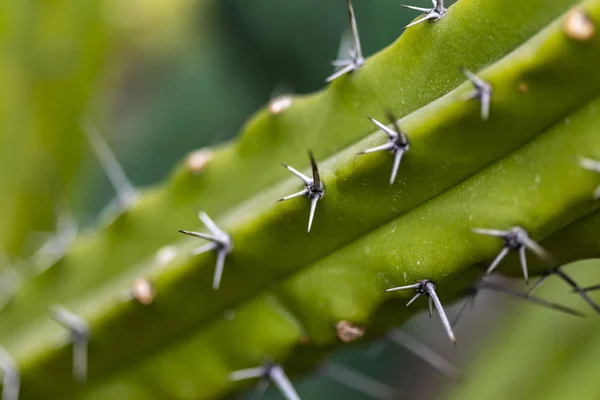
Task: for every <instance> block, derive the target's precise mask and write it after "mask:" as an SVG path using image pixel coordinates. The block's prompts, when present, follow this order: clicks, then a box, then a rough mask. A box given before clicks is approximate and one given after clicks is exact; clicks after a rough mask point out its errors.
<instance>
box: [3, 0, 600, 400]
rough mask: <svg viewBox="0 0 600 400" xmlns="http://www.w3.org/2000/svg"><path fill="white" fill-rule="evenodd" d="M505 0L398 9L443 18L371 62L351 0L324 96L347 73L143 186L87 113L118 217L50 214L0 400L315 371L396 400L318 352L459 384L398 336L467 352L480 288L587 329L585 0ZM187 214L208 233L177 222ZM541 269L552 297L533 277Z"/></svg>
mask: <svg viewBox="0 0 600 400" xmlns="http://www.w3.org/2000/svg"><path fill="white" fill-rule="evenodd" d="M513 3H514V4H512V5H513V6H514V7H512V8H510V12H506V13H505V10H506V8H507V2H506V0H485V1H483V0H481V1H480V0H472V1H462V2H457V3H455V4H454V5H452V6H451V10H449V11H448V12H447V10H446V8H445V7H444V3H443V1H442V0H437V1H433V8H430V9H429V8H419V7H414V6H405V7H407V8H410V9H413V10H418V11H422V12H424V13H425V16H422V17H419V18H418V19H417V20H415V21H414V22H412V23H411V24H409V25H408V26H407V27H410V26H414V25H416V24H419V23H421V22H424V21H431V22H433V21H437V22H436V23H435V24H434V23H431V24H429V23H428V24H422V25H421V26H420V27H418V28H413V29H410V30H407V31H405V32H404V33H403V34H402V35H401V37H400V38H399V39H398V40H397V41H396V42H395V43H393V44H392V45H391V46H389V47H388V48H386V49H385V50H383V51H381V52H379V53H377V54H375V55H374V56H372V57H371V58H369V59H368V60H364V58H363V55H362V49H361V43H360V39H359V36H358V27H357V23H356V18H355V15H354V9H353V7H352V4H351V2H350V0H347V2H346V5H347V7H348V11H349V16H350V25H351V32H352V43H351V44H350V45H349V47H345V50H344V51H346V53H347V54H344V57H342V58H341V59H340V60H337V61H335V62H334V65H335V66H336V67H337V68H338V71H336V72H335V73H334V75H332V76H331V77H329V78H328V81H331V80H333V79H336V78H338V77H340V76H342V75H344V74H350V73H352V77H351V79H349V78H350V77H346V78H343V79H339V80H338V81H336V82H334V83H333V84H331V85H328V87H327V88H326V89H324V90H323V91H321V92H318V93H315V94H312V95H307V96H293V97H292V96H291V95H281V96H277V97H274V98H273V99H272V100H271V101H270V102H269V104H268V105H267V106H266V107H265V108H264V110H262V111H260V112H258V113H257V114H256V116H255V117H253V118H252V119H251V120H250V121H249V122H248V123H247V124H246V125H245V126H244V128H243V131H242V133H241V135H240V137H239V138H238V139H236V140H234V141H232V142H230V143H227V144H224V145H221V146H217V147H214V148H210V149H208V148H203V149H201V150H196V151H193V152H191V153H190V154H189V155H188V157H186V158H185V159H184V160H183V161H182V162H181V164H180V165H178V166H177V167H176V168H175V171H174V172H173V173H172V174H171V175H170V176H169V177H168V178H167V179H166V180H165V182H164V183H162V184H159V185H156V186H154V187H152V188H149V189H145V190H137V189H135V188H134V187H133V185H132V184H131V183H130V181H129V180H128V178H127V177H126V175H125V173H124V171H123V168H122V167H121V165H120V164H119V162H118V161H117V158H116V157H115V156H114V154H113V153H112V151H111V150H110V148H109V147H108V145H107V144H106V142H105V141H104V139H103V138H102V136H101V135H100V134H99V132H98V130H97V129H96V128H95V127H93V126H92V125H90V124H89V123H87V122H84V123H83V124H82V125H83V126H82V128H83V130H84V131H85V133H86V135H87V137H88V139H89V142H90V145H91V147H92V149H93V151H94V153H95V154H96V156H97V158H98V161H99V162H100V164H101V165H102V168H103V169H104V171H105V173H106V175H107V176H108V178H109V180H110V181H111V183H112V185H113V186H114V190H115V191H116V195H117V199H118V202H119V204H120V208H119V212H118V213H116V215H114V216H113V218H112V219H109V220H106V219H105V220H101V221H100V222H101V223H99V224H98V226H96V227H92V228H89V229H88V230H86V231H84V232H80V231H79V230H77V229H75V228H74V227H77V226H79V225H78V224H66V223H64V222H60V223H58V224H57V225H60V226H59V227H58V228H57V231H58V233H57V235H56V236H57V238H55V239H54V241H52V242H51V243H50V244H48V247H47V248H46V247H45V246H43V247H42V249H45V250H44V251H43V252H42V253H43V254H45V255H48V254H51V255H53V256H54V257H52V258H47V259H48V260H51V261H50V262H49V264H44V267H43V268H38V269H35V268H31V269H24V270H23V273H22V275H23V278H22V279H23V282H22V283H20V284H19V287H18V289H17V290H15V293H14V295H13V294H11V296H12V297H13V299H12V301H11V302H10V303H8V304H6V306H5V307H3V308H2V309H0V345H1V347H0V369H1V370H2V374H3V383H2V391H3V398H4V399H8V400H14V399H17V398H20V399H45V398H48V399H69V398H81V399H85V400H100V399H107V398H115V397H117V398H119V396H123V397H124V398H131V399H132V400H137V399H182V400H183V399H195V400H196V399H197V400H203V399H206V400H209V399H218V398H224V397H225V396H228V395H230V394H231V393H232V392H233V391H235V390H239V389H241V388H242V386H243V385H244V383H242V382H241V381H245V380H251V379H258V387H257V389H256V391H257V394H258V395H259V396H261V395H262V394H263V393H264V391H265V390H266V389H267V386H268V385H270V384H273V385H274V386H275V387H276V389H277V390H278V392H279V395H281V396H282V397H283V398H286V399H290V400H296V399H300V398H301V395H302V390H301V389H302V388H301V387H300V388H299V387H298V386H297V385H295V384H293V383H292V381H291V380H290V378H292V379H293V378H294V377H296V376H307V374H310V373H311V371H313V372H317V373H315V375H322V376H324V377H327V378H328V379H331V380H335V381H338V382H341V383H343V384H345V385H347V386H349V387H351V388H353V389H354V390H357V391H360V392H363V393H365V394H367V395H369V396H372V397H375V398H385V397H387V396H397V395H398V392H399V390H397V388H395V387H390V385H388V384H386V383H383V382H379V381H378V380H377V379H374V378H373V377H369V376H367V375H366V374H363V373H361V372H359V371H353V370H352V369H351V368H349V367H347V366H344V365H339V364H338V363H337V362H334V361H331V360H329V359H327V357H328V356H329V355H330V354H331V352H332V351H334V350H337V349H340V348H343V347H350V346H353V345H356V346H357V347H358V346H360V345H361V344H364V345H368V344H369V343H370V342H372V341H375V340H382V338H388V340H390V341H393V342H395V343H399V344H401V345H402V346H405V347H407V348H408V349H409V350H410V351H411V352H413V353H415V354H417V355H418V356H419V357H421V358H423V359H424V360H426V361H427V362H428V363H429V364H431V365H432V366H434V367H435V368H437V369H439V370H440V371H441V372H442V373H443V374H446V375H448V376H450V377H452V378H461V379H455V380H456V381H457V382H455V383H456V384H457V385H460V387H461V388H463V389H464V390H465V391H469V389H468V388H469V386H468V385H471V384H473V385H477V383H476V382H475V383H471V382H470V376H469V374H468V373H466V372H464V373H463V371H469V365H460V366H455V365H454V364H453V363H452V362H450V361H448V360H446V359H445V358H444V357H442V356H441V355H440V354H439V353H438V352H436V351H434V350H432V349H430V348H429V347H428V346H426V345H425V344H424V341H425V340H424V339H426V337H425V336H426V333H430V331H429V330H428V331H427V332H419V333H418V334H417V335H416V336H413V335H409V334H406V332H404V331H399V330H397V329H398V327H400V326H401V325H402V324H403V323H404V322H406V321H407V320H408V319H409V318H411V317H412V316H414V315H416V314H417V313H418V312H419V311H420V310H421V309H423V308H425V307H427V308H428V310H429V316H430V317H431V316H432V314H433V312H434V306H435V311H436V312H437V313H438V315H439V318H440V320H441V323H442V326H443V328H444V330H443V331H442V330H441V329H440V332H441V333H442V334H445V335H446V336H448V338H449V339H450V341H451V342H452V343H453V344H454V346H455V347H456V346H457V336H459V337H460V342H461V348H463V346H464V347H467V346H468V345H469V344H470V342H471V340H472V338H471V337H469V336H468V335H465V336H464V338H463V336H462V335H461V333H462V332H460V331H458V330H456V333H457V335H455V326H456V324H457V322H458V320H459V318H461V316H462V315H463V313H464V310H465V307H466V306H467V305H468V304H472V303H473V302H474V301H475V297H476V296H477V295H479V293H480V292H481V291H482V290H485V291H488V292H497V293H501V294H508V295H510V296H512V297H516V298H519V299H522V300H524V302H526V303H532V304H537V305H540V306H541V307H538V309H539V310H538V312H539V313H540V314H539V315H542V313H544V312H548V317H547V318H555V319H556V320H557V321H561V322H562V321H563V320H562V318H563V317H564V318H567V317H569V318H571V317H572V316H578V317H581V316H584V315H586V313H585V312H583V311H582V308H583V307H586V304H585V303H587V306H590V307H592V308H593V310H594V311H595V312H596V313H599V314H600V307H599V306H598V305H597V303H596V302H595V301H594V298H593V297H592V296H593V291H594V290H595V289H597V288H598V286H597V285H596V286H589V285H592V284H595V283H597V282H598V279H600V275H599V273H598V271H592V270H590V268H588V269H587V270H586V271H585V272H586V273H587V274H588V275H586V276H587V278H586V279H585V280H582V279H579V278H578V276H576V277H575V278H574V277H572V276H571V275H570V274H571V272H570V271H569V275H567V273H566V272H565V266H566V265H568V264H569V263H571V262H573V261H576V260H584V259H590V258H594V257H600V247H599V245H598V243H600V231H599V230H598V226H599V224H600V209H599V207H600V203H598V202H597V201H594V197H596V198H598V194H599V191H600V189H598V187H599V186H598V184H599V183H600V175H598V174H595V173H592V172H600V163H599V162H597V161H594V160H596V159H599V158H600V141H599V140H598V129H599V128H598V127H599V126H600V74H598V73H597V72H598V71H597V69H598V65H600V37H598V35H595V34H594V28H595V27H596V26H597V24H598V23H600V0H584V1H581V2H577V1H574V0H556V1H552V2H547V1H546V0H529V1H520V2H517V1H515V2H513ZM340 4H341V1H340ZM371 6H372V7H375V5H371ZM573 6H576V8H575V9H574V10H575V11H573V9H572V7H573ZM442 18H443V19H442ZM484 18H485V21H486V23H481V24H472V23H470V21H482V20H483V19H484ZM359 20H360V18H359ZM590 31H591V34H590ZM490 38H493V39H494V40H493V41H490ZM465 46H466V47H465ZM467 50H469V51H467ZM345 56H349V57H348V58H345ZM465 65H468V66H469V68H472V71H473V72H471V71H470V70H467V69H466V68H464V67H463V66H465ZM358 69H360V72H359V73H355V72H356V71H357V70H358ZM1 72H2V71H0V73H1ZM461 72H462V74H461ZM319 76H322V75H319ZM319 79H322V78H319ZM492 88H493V89H492ZM492 92H493V112H492V113H490V104H491V102H492V100H491V98H492ZM465 99H476V100H478V101H479V102H475V101H465ZM549 99H551V101H550V100H549ZM384 117H387V120H384V119H383V118H384ZM380 121H384V122H385V123H384V122H380ZM71 123H73V124H75V125H76V123H74V122H72V121H71ZM381 131H383V132H384V133H385V135H386V136H387V142H386V143H383V144H382V143H381V142H382V140H381V138H382V135H381ZM405 132H407V133H405ZM409 137H410V141H409ZM304 149H314V150H315V153H316V154H317V155H318V156H319V163H318V164H317V161H316V159H315V157H314V155H313V152H312V150H308V160H307V159H306V153H304V151H305V150H304ZM409 149H410V154H409V155H408V156H407V157H404V161H402V159H403V156H404V154H405V153H406V152H408V151H409ZM387 152H390V153H392V155H393V160H392V159H391V157H390V155H389V154H387ZM367 153H368V154H369V155H368V156H362V155H364V154H367ZM382 153H383V154H382ZM279 160H283V161H285V162H287V163H289V164H285V163H284V164H283V166H284V167H285V169H286V170H287V171H284V170H283V169H282V168H281V167H280V166H278V165H277V162H278V161H279ZM401 162H402V169H400V165H401ZM292 165H293V167H292ZM390 165H391V174H390ZM590 171H592V172H590ZM290 172H291V174H292V175H294V176H290V174H289V173H290ZM298 179H300V181H302V188H299V187H298V184H299V182H298ZM326 186H327V198H326V199H325V200H324V201H320V200H322V199H324V196H325V187H326ZM298 189H301V190H299V191H298ZM288 193H291V194H288ZM592 193H593V194H594V196H592ZM283 194H288V195H287V196H285V197H283V198H280V197H281V196H282V195H283ZM297 197H306V198H307V199H308V201H306V200H300V199H295V198H297ZM278 198H280V200H279V202H282V203H281V204H275V203H276V199H278ZM291 199H295V200H293V201H287V200H291ZM317 205H319V214H318V223H316V224H314V226H313V220H314V218H315V213H316V208H317ZM198 209H201V210H205V211H201V212H200V213H199V214H198V217H199V219H200V220H201V222H202V223H203V224H204V227H205V228H206V230H207V232H202V231H192V230H182V229H181V228H188V227H189V229H193V224H195V222H194V220H195V219H194V218H193V215H194V214H195V213H196V212H197V210H198ZM209 214H210V216H211V217H209ZM307 214H308V226H307V232H308V233H310V235H307V234H305V233H304V231H303V229H300V227H302V226H306V225H304V224H305V223H306V218H307ZM69 215H70V214H69ZM61 232H63V233H61ZM178 232H179V233H181V234H183V235H180V234H178ZM490 236H491V237H490ZM198 238H200V239H203V240H204V242H202V243H200V245H199V244H198ZM500 239H501V240H500ZM234 243H235V248H234ZM48 249H49V250H48ZM527 250H529V251H531V252H532V253H533V254H534V255H535V256H536V257H530V259H529V260H527V258H526V257H527V254H526V253H527ZM42 253H41V254H42ZM33 254H34V255H35V254H36V253H35V252H34V253H33ZM489 260H493V261H491V264H488V263H489ZM35 261H36V260H35V257H30V259H28V260H26V261H24V263H25V264H27V263H33V262H35ZM19 264H20V263H19ZM225 264H227V273H226V276H223V274H224V268H225ZM15 268H16V267H15ZM32 270H33V271H34V272H33V273H31V271H32ZM500 271H501V272H502V275H500ZM576 273H577V272H576ZM521 275H522V276H524V280H525V282H524V283H523V282H522V280H521V279H518V277H519V276H521ZM554 275H555V276H557V277H559V278H560V279H561V280H562V281H564V282H566V283H567V285H568V286H569V288H568V289H563V290H562V291H561V289H560V288H559V289H558V290H557V289H556V288H554V286H553V283H552V282H549V283H548V284H547V285H543V284H544V283H545V282H548V278H549V277H551V276H554ZM501 276H505V277H513V278H515V279H514V281H512V280H510V281H509V280H508V279H504V280H502V281H501V283H497V282H498V281H496V280H493V279H494V278H496V279H501V278H500V277H501ZM530 276H531V277H532V278H533V277H538V280H537V282H536V283H535V284H533V285H531V286H530V287H528V288H527V289H523V287H524V286H529V277H530ZM222 278H223V279H222ZM591 279H595V280H591ZM209 282H212V286H211V285H210V283H209ZM394 285H397V286H396V287H393V286H394ZM518 285H521V288H519V286H518ZM551 285H552V286H551ZM538 289H541V290H542V292H543V293H542V292H540V293H538V296H539V297H538V296H536V297H534V296H533V295H534V293H536V292H537V290H538ZM550 289H552V290H550ZM572 291H574V292H576V293H577V294H578V296H579V297H580V298H578V297H576V296H572V295H571V292H572ZM565 293H566V294H569V296H567V299H565V296H563V295H564V294H565ZM423 295H424V296H426V297H427V299H428V304H427V305H425V302H417V301H416V300H417V299H418V298H419V297H421V296H423ZM582 300H583V301H582ZM453 302H459V304H458V309H457V310H456V311H454V310H450V308H449V307H450V304H451V303H453ZM460 302H462V303H460ZM478 303H481V301H480V302H478ZM53 304H54V306H52V307H51V309H50V314H48V307H49V306H51V305H53ZM403 304H405V305H406V306H404V307H403ZM408 306H411V307H408ZM525 309H535V307H525ZM553 311H558V312H553ZM519 312H521V311H519ZM526 312H534V311H526ZM491 314H492V313H491V312H490V315H491ZM565 314H566V315H565ZM543 315H544V316H545V315H546V314H543ZM448 316H451V317H452V316H454V318H452V320H451V319H450V318H448ZM597 319H598V318H597V317H594V318H593V319H592V318H571V319H570V320H568V322H564V324H569V326H571V325H570V324H572V325H573V326H577V327H578V328H580V327H582V326H584V325H583V324H590V326H594V325H593V324H595V323H596V320H597ZM584 320H585V322H583V321H584ZM588 320H593V321H592V322H587V321H588ZM434 323H435V324H436V325H435V326H439V322H438V321H434ZM573 331H575V329H573ZM578 332H579V333H578V335H579V336H578V337H581V338H589V335H591V334H590V333H588V332H587V331H585V330H584V329H582V330H581V332H584V333H581V332H580V331H579V330H578ZM544 333H547V332H544V331H542V332H537V334H538V336H539V337H542V336H544V335H543V334H544ZM421 336H423V337H421ZM542 339H544V338H542ZM571 339H572V340H576V339H573V338H571ZM591 340H592V339H591V338H589V340H581V342H583V341H589V342H591ZM577 341H578V342H579V340H577ZM444 342H445V343H446V342H447V340H445V338H444ZM351 343H352V344H351ZM463 343H465V345H463ZM447 344H449V343H447ZM504 345H505V346H510V345H511V342H510V341H508V342H507V343H504ZM450 347H451V346H450ZM599 348H600V347H599ZM451 349H452V351H453V352H455V351H458V350H456V349H455V348H454V347H451ZM461 350H462V349H461ZM519 350H520V349H519ZM506 351H508V350H506ZM484 353H485V352H484ZM594 354H600V352H598V353H594ZM534 361H535V360H530V359H528V362H532V363H533V362H534ZM319 365H321V366H322V367H321V369H318V366H319ZM532 365H533V366H535V365H534V364H532ZM284 369H285V372H284ZM534 369H535V368H534ZM288 374H289V377H290V378H288ZM462 378H464V379H462ZM458 381H460V382H458ZM545 381H546V383H547V384H551V383H548V382H547V380H546V379H545ZM557 381H558V380H557ZM505 385H510V383H505ZM465 388H466V389H465ZM123 393H125V394H123ZM304 398H306V396H304ZM441 398H443V397H441ZM473 398H479V397H477V396H475V395H474V396H473ZM481 398H484V397H481ZM590 398H592V397H590Z"/></svg>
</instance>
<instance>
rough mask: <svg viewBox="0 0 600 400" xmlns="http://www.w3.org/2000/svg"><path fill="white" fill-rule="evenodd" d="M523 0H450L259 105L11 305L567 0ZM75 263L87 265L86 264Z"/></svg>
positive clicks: (246, 191)
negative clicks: (284, 102)
mask: <svg viewBox="0 0 600 400" xmlns="http://www.w3.org/2000/svg"><path fill="white" fill-rule="evenodd" d="M522 3H523V4H517V5H513V6H511V7H506V5H505V3H504V2H503V1H500V0H495V1H492V2H486V1H480V0H479V1H474V0H471V1H468V2H463V3H460V4H457V5H456V6H453V7H451V10H450V11H448V14H447V15H446V17H445V18H444V19H443V20H441V21H438V22H439V24H438V23H436V25H435V26H436V29H429V28H428V27H426V26H418V27H414V28H413V29H410V30H408V31H407V32H406V33H404V34H403V35H402V37H401V38H400V39H399V40H398V41H397V42H396V43H395V44H394V45H392V46H390V47H389V48H387V49H385V50H383V51H382V52H381V53H379V54H377V55H375V56H374V57H372V58H371V59H370V60H368V61H367V62H366V64H365V65H364V66H363V67H362V68H361V71H360V74H358V73H357V74H354V75H352V76H348V77H344V78H343V79H340V80H338V81H337V82H335V83H334V84H333V85H331V87H330V88H329V89H328V90H326V91H323V92H321V93H318V94H316V95H312V96H307V97H297V98H295V99H294V103H293V105H292V107H291V108H289V109H288V110H287V111H285V112H284V113H282V114H280V115H272V114H270V113H269V112H267V110H265V111H263V112H261V113H259V114H258V115H257V116H256V117H255V118H254V119H253V120H252V121H250V122H249V123H248V126H247V127H245V129H244V131H243V132H242V135H241V138H240V140H239V141H238V142H235V143H233V144H231V145H228V146H225V147H222V148H218V149H215V151H214V158H213V159H212V161H211V162H210V164H209V166H207V168H206V170H205V171H204V173H202V174H200V175H197V174H194V173H192V172H191V171H190V170H189V168H187V166H186V165H185V163H184V165H182V166H181V167H179V168H178V169H177V170H176V171H175V172H174V174H173V176H172V179H171V180H169V181H168V182H167V183H165V184H164V185H163V186H162V187H158V188H154V189H150V190H148V191H146V192H145V193H144V194H143V196H141V198H140V202H139V203H138V204H136V205H135V206H134V207H133V208H131V209H130V210H128V212H126V213H125V214H123V215H121V216H120V217H118V218H117V219H116V220H114V221H112V223H110V225H109V226H107V227H106V229H103V230H100V231H98V232H94V233H88V234H84V235H82V236H81V237H80V238H79V240H78V241H77V243H76V244H75V246H74V248H73V250H72V251H71V252H70V253H69V255H68V256H67V257H66V258H65V260H63V262H62V263H61V264H60V267H61V271H62V272H61V273H60V275H61V277H60V278H49V279H50V280H52V281H54V282H53V284H52V285H48V284H46V283H45V282H47V281H46V280H45V279H42V280H41V282H40V283H39V284H38V285H35V284H34V285H35V286H37V287H36V289H35V291H36V293H37V295H36V296H35V298H36V299H39V301H36V300H35V299H34V298H31V300H32V301H31V302H28V306H27V310H28V312H27V313H25V312H23V310H19V311H18V312H17V313H16V314H18V315H19V317H18V319H20V320H22V321H27V320H29V319H31V317H32V314H34V315H41V314H42V313H44V312H45V310H46V308H47V304H48V302H49V301H54V302H63V301H67V300H68V299H69V298H74V297H76V296H78V295H82V294H84V293H86V292H87V291H89V290H91V289H93V288H94V287H96V286H97V285H98V284H99V282H102V281H107V280H109V279H111V278H112V277H113V276H114V275H115V274H116V273H118V272H120V271H123V270H126V269H129V268H131V266H132V265H134V264H136V263H139V262H140V261H141V260H142V259H146V258H148V257H151V256H152V255H153V254H155V253H156V252H157V250H158V249H159V248H160V247H162V246H164V245H165V244H168V243H170V242H172V241H173V240H174V239H175V238H174V235H173V232H175V231H176V230H177V229H182V228H185V227H186V226H189V224H192V223H193V220H194V219H193V218H194V217H193V215H195V214H196V213H197V212H198V211H199V207H201V208H202V209H203V210H204V211H206V212H207V213H208V214H209V215H211V217H213V218H217V217H218V216H219V215H222V214H224V213H225V212H226V211H228V210H229V209H231V207H233V206H234V205H236V204H239V203H240V202H242V201H244V200H246V199H248V198H249V197H252V196H254V195H255V194H256V193H257V191H259V190H261V189H264V188H265V187H268V186H270V185H273V184H275V183H276V182H278V181H280V180H282V179H287V178H289V176H288V173H287V172H286V171H285V170H284V169H283V168H275V166H276V165H277V164H278V163H279V162H283V161H284V162H286V163H288V164H290V165H294V166H295V167H296V168H301V167H302V166H308V159H307V157H306V154H305V152H304V151H299V149H308V148H313V149H314V150H315V153H316V155H317V157H319V158H321V159H323V158H324V157H326V156H328V155H330V154H332V153H333V152H335V151H336V150H339V149H341V148H344V147H345V146H348V145H349V144H351V143H353V142H355V141H357V140H359V139H361V138H363V137H364V136H366V135H367V134H368V133H370V132H373V131H374V128H373V126H372V124H371V123H370V122H369V121H368V120H367V118H366V116H372V117H374V118H380V119H381V118H382V116H383V115H384V112H383V111H384V110H385V109H386V108H390V109H391V110H392V111H393V112H394V113H395V115H397V116H398V117H400V116H403V115H406V114H407V113H409V112H412V111H414V110H415V109H417V108H419V107H422V106H425V105H426V104H428V103H430V102H431V101H432V100H434V99H436V98H437V97H439V96H441V95H443V94H445V93H447V92H448V91H449V90H451V89H453V88H455V87H456V86H457V85H458V84H459V83H461V82H463V81H464V77H463V76H462V74H460V72H459V70H458V69H459V67H461V66H467V67H468V68H470V69H471V70H474V71H476V70H479V69H480V68H481V67H483V66H485V65H487V64H489V63H491V62H493V61H495V60H498V59H500V58H501V57H503V56H505V55H506V54H507V53H508V52H510V51H511V50H513V49H514V48H515V47H516V46H518V45H519V44H521V43H522V42H523V41H524V40H525V39H527V38H529V37H531V36H532V35H533V34H535V33H536V32H537V31H538V30H539V29H541V28H542V27H544V26H545V25H547V24H548V23H549V22H550V21H551V20H552V19H553V18H555V17H556V16H558V15H559V14H560V13H561V12H563V11H564V10H566V8H567V7H568V6H569V5H571V4H573V3H574V1H573V0H558V1H554V2H552V4H545V2H544V1H542V0H535V1H531V2H527V3H525V2H522ZM505 8H506V9H505ZM453 10H455V11H453ZM488 12H489V13H491V14H493V15H494V16H495V18H494V19H493V20H492V21H489V22H488V23H486V24H479V25H477V34H475V33H474V32H473V31H472V29H474V26H473V25H472V24H471V23H470V21H477V20H485V19H487V15H486V14H487V13H488ZM453 14H456V15H458V16H457V17H456V18H454V17H453ZM399 29H400V27H399ZM501 31H502V34H500V32H501ZM478 36H481V37H488V38H490V40H486V41H482V40H479V39H478V38H477V37H478ZM414 49H418V51H415V50H414ZM466 49H469V51H465V50H466ZM384 72H385V73H384ZM383 77H385V79H383ZM472 106H473V107H475V104H473V105H472ZM473 119H475V118H474V116H473ZM481 126H484V125H481ZM376 159H377V157H376ZM382 162H383V161H382ZM386 167H387V164H386ZM281 195H282V193H278V194H277V195H276V196H281ZM269 201H270V199H269ZM167 210H168V211H167ZM167 212H168V216H167V215H166V213H167ZM317 223H318V221H317ZM140 238H143V239H140ZM81 265H86V268H85V271H84V270H83V269H82V268H80V266H81ZM90 271H94V272H93V273H90ZM23 296H24V297H29V296H27V295H23ZM50 299H51V300H50ZM30 313H31V314H30ZM11 319H12V318H11ZM4 326H6V325H4ZM2 329H3V327H0V330H2Z"/></svg>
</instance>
